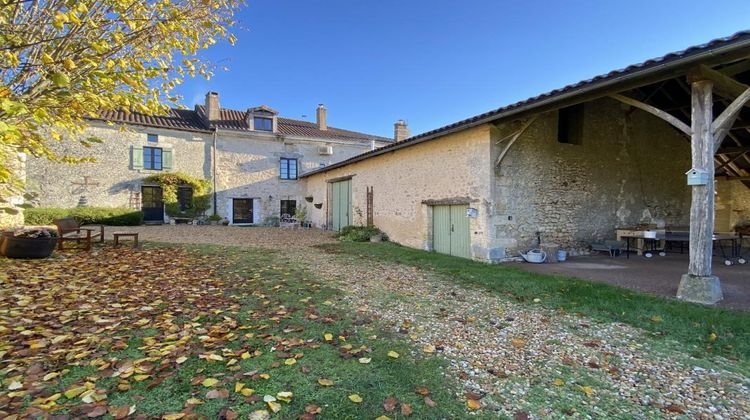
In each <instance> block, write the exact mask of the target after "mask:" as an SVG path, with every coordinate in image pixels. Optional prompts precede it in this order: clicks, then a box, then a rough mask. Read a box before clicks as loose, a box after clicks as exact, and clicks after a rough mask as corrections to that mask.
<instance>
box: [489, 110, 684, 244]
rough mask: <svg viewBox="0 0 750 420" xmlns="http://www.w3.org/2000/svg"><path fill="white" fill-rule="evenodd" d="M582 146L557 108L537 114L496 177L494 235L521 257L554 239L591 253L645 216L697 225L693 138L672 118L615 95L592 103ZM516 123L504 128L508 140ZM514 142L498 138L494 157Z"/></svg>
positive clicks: (647, 220) (648, 220) (501, 131)
mask: <svg viewBox="0 0 750 420" xmlns="http://www.w3.org/2000/svg"><path fill="white" fill-rule="evenodd" d="M583 121H584V123H583V136H582V141H581V143H580V144H565V143H559V142H558V141H557V112H549V113H546V114H541V115H538V116H537V119H536V120H535V122H534V123H533V124H532V125H531V126H530V127H529V128H528V129H527V130H526V131H525V132H524V134H523V135H522V136H521V137H520V138H519V139H518V140H517V141H516V142H515V144H514V145H513V146H512V147H511V149H510V151H509V153H508V154H507V155H506V156H505V158H504V160H503V161H502V163H501V165H500V167H499V168H498V169H496V170H495V176H493V182H494V185H493V193H492V205H493V206H492V209H493V214H492V224H493V227H494V229H492V232H491V235H492V237H491V238H490V241H491V242H492V243H493V244H494V245H495V246H497V247H500V248H504V249H505V250H506V254H507V255H509V256H510V255H517V252H518V251H520V250H524V249H527V248H529V247H531V246H533V245H534V244H535V243H536V240H537V236H536V233H537V232H540V235H541V239H542V241H544V242H552V243H557V244H560V245H561V246H562V247H563V248H565V249H569V250H571V251H573V252H574V253H575V252H576V251H581V252H583V251H585V250H586V249H588V244H590V243H591V242H595V241H601V240H604V239H614V237H615V232H614V230H615V228H617V227H630V226H634V225H637V224H639V223H656V224H658V225H662V226H663V225H665V224H666V225H668V226H687V225H688V224H689V218H690V190H689V187H688V186H687V185H686V181H685V175H684V173H685V171H687V170H688V169H689V168H690V143H689V142H688V141H687V139H686V138H685V137H684V136H683V135H682V134H680V133H679V132H677V130H675V129H674V128H672V127H671V126H670V125H668V124H667V123H665V122H663V121H662V120H660V119H658V118H656V117H654V116H651V115H650V114H646V113H644V112H642V111H640V110H635V109H630V108H629V107H627V106H624V105H621V104H620V103H618V102H616V101H614V100H610V99H600V100H596V101H593V102H589V103H587V104H586V105H585V108H584V117H583ZM513 130H514V126H513V125H512V124H510V123H505V124H502V125H500V126H499V127H498V129H497V134H496V136H495V138H497V139H502V138H503V137H505V136H507V134H508V133H511V132H512V131H513ZM505 144H506V143H505V142H502V143H500V144H496V142H493V151H492V156H493V162H494V159H496V158H497V156H498V155H499V154H500V151H501V150H502V149H503V148H504V146H505Z"/></svg>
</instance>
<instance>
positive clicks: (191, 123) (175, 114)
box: [92, 109, 208, 131]
mask: <svg viewBox="0 0 750 420" xmlns="http://www.w3.org/2000/svg"><path fill="white" fill-rule="evenodd" d="M92 119H95V120H103V121H111V122H117V123H128V124H137V125H144V126H147V127H159V128H172V129H176V130H190V131H208V129H207V128H206V126H205V125H204V124H203V121H201V119H200V118H199V117H198V115H197V114H196V113H195V111H192V110H189V109H170V112H169V114H167V115H153V116H152V115H144V114H140V113H137V112H125V111H102V112H101V113H100V114H99V117H98V118H92Z"/></svg>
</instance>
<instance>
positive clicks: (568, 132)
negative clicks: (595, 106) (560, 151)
mask: <svg viewBox="0 0 750 420" xmlns="http://www.w3.org/2000/svg"><path fill="white" fill-rule="evenodd" d="M583 111H584V109H583V104H578V105H573V106H569V107H565V108H560V109H559V110H558V111H557V141H558V143H566V144H581V142H582V140H583Z"/></svg>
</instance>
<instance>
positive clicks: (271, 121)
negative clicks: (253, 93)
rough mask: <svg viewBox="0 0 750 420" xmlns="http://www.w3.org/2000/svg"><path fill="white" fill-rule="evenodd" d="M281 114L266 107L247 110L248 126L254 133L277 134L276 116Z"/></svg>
mask: <svg viewBox="0 0 750 420" xmlns="http://www.w3.org/2000/svg"><path fill="white" fill-rule="evenodd" d="M278 114H279V113H278V112H276V111H275V110H274V109H272V108H270V107H267V106H265V105H261V106H257V107H255V108H250V109H248V110H247V117H246V118H247V126H248V127H249V128H250V129H251V130H253V131H264V132H266V133H275V132H276V124H277V123H276V116H277V115H278Z"/></svg>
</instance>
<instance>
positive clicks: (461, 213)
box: [451, 205, 471, 258]
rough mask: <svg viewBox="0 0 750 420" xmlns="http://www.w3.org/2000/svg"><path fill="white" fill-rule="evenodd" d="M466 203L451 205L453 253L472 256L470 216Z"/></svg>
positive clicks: (463, 256) (465, 256)
mask: <svg viewBox="0 0 750 420" xmlns="http://www.w3.org/2000/svg"><path fill="white" fill-rule="evenodd" d="M467 208H468V206H466V205H457V206H451V255H455V256H457V257H462V258H471V250H470V248H471V244H470V242H471V241H470V239H469V238H470V236H469V217H468V216H466V209H467Z"/></svg>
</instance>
